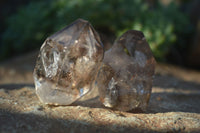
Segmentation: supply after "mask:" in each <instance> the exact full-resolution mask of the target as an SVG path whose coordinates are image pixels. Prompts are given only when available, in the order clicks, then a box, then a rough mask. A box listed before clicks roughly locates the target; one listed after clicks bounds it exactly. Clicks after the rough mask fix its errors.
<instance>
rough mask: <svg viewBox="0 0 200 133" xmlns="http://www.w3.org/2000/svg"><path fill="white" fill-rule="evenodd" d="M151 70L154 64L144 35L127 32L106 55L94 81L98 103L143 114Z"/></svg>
mask: <svg viewBox="0 0 200 133" xmlns="http://www.w3.org/2000/svg"><path fill="white" fill-rule="evenodd" d="M154 69H155V60H154V57H153V54H152V52H151V49H150V47H149V45H148V43H147V42H146V40H145V37H144V35H143V33H142V32H140V31H135V30H130V31H127V32H126V33H124V34H123V35H122V36H121V37H120V38H119V39H118V40H117V41H115V43H114V45H113V46H112V48H111V49H110V50H108V51H106V52H105V55H104V59H103V65H102V67H101V69H100V72H99V74H98V77H97V80H96V81H97V82H96V86H97V88H98V90H99V96H100V101H101V102H102V103H103V104H104V105H105V106H106V107H109V108H113V109H116V110H121V111H128V110H132V109H135V108H140V109H142V110H145V108H146V107H147V104H148V101H149V98H150V95H151V88H152V77H153V74H154Z"/></svg>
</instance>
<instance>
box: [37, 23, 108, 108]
mask: <svg viewBox="0 0 200 133" xmlns="http://www.w3.org/2000/svg"><path fill="white" fill-rule="evenodd" d="M103 55H104V51H103V45H102V43H101V41H100V38H99V35H98V34H97V32H96V31H95V30H94V29H93V27H92V26H91V25H90V23H89V22H87V21H85V20H82V19H78V20H77V21H75V22H74V23H72V24H71V25H69V26H67V27H66V28H64V29H62V30H61V31H59V32H57V33H55V34H54V35H52V36H50V37H48V38H47V39H46V40H45V42H44V43H43V45H42V47H41V49H40V52H39V56H38V59H37V62H36V66H35V69H34V80H35V86H36V94H37V95H38V97H39V99H40V101H41V102H43V103H45V104H54V105H69V104H71V103H73V102H74V101H76V100H77V99H79V98H80V97H82V96H83V95H85V94H86V93H88V92H89V91H90V90H91V88H92V87H91V86H92V85H93V84H94V82H95V78H96V76H97V73H98V71H99V67H100V66H101V64H102V60H103Z"/></svg>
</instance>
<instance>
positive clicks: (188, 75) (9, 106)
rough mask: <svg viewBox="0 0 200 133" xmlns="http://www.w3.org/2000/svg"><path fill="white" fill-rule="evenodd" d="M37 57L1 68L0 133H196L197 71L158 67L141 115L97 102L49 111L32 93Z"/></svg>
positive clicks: (199, 111) (199, 107)
mask: <svg viewBox="0 0 200 133" xmlns="http://www.w3.org/2000/svg"><path fill="white" fill-rule="evenodd" d="M37 53H38V52H33V53H30V54H26V55H23V56H20V57H16V58H14V59H10V60H7V61H5V62H2V63H0V132H4V133H10V132H50V133H51V132H61V133H64V132H81V133H85V132H91V133H92V132H99V133H102V132H128V133H129V132H130V133H131V132H197V133H198V132H200V103H199V101H200V72H197V71H194V70H188V69H183V68H180V67H176V66H172V65H168V64H160V63H157V66H156V75H155V77H154V82H153V88H152V95H151V99H150V103H149V106H148V108H147V110H146V111H145V112H141V111H139V110H134V111H131V112H120V111H113V110H110V109H107V108H105V107H103V106H102V105H101V103H100V102H99V101H98V97H95V98H94V99H92V100H90V101H87V103H85V102H77V103H74V104H73V105H70V106H48V105H44V104H42V103H41V102H40V101H39V99H38V97H37V96H36V94H35V88H34V84H33V76H32V72H33V69H34V65H35V61H36V57H37Z"/></svg>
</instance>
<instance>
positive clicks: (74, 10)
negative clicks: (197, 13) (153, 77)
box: [0, 0, 189, 60]
mask: <svg viewBox="0 0 200 133" xmlns="http://www.w3.org/2000/svg"><path fill="white" fill-rule="evenodd" d="M77 18H83V19H86V20H89V21H90V22H91V24H92V25H93V26H94V27H95V29H101V31H103V30H105V31H106V32H107V33H109V34H115V36H119V35H121V34H122V33H123V32H125V31H126V30H129V29H135V30H141V31H142V32H144V34H145V36H146V39H147V41H148V42H149V44H150V46H151V48H152V51H153V53H154V55H155V57H156V58H157V59H158V60H164V59H165V58H164V57H165V55H166V54H167V53H168V51H169V48H170V46H171V45H173V44H175V43H176V41H177V35H178V34H179V33H181V34H183V35H184V33H185V32H187V31H186V30H185V29H184V28H183V27H187V26H188V25H189V22H188V18H187V17H186V16H185V15H184V14H182V13H181V12H180V11H179V9H178V6H176V5H175V4H173V3H172V4H170V5H168V6H163V5H161V4H160V3H156V4H155V6H154V7H150V6H149V5H148V4H147V3H145V2H142V0H84V1H83V0H56V1H54V0H46V1H45V0H44V1H35V2H31V3H30V4H28V5H27V6H25V7H22V8H20V9H19V10H18V11H17V13H16V14H14V15H12V16H11V17H9V18H8V19H7V21H6V22H7V26H8V27H7V30H6V31H5V32H4V34H3V36H2V42H1V43H2V44H3V45H2V47H1V49H0V52H1V57H0V59H2V58H4V57H6V56H9V55H10V54H12V53H20V52H24V51H27V50H32V49H34V48H38V47H39V46H41V44H42V42H43V41H44V39H45V38H46V37H47V36H49V35H50V34H52V33H53V32H55V31H58V30H60V29H61V28H63V27H64V26H66V25H68V24H69V23H71V22H72V21H74V20H76V19H77Z"/></svg>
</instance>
